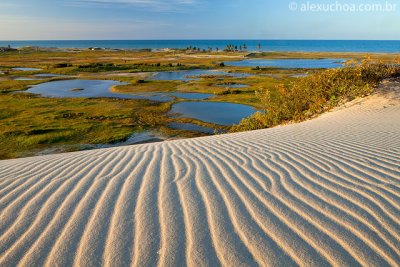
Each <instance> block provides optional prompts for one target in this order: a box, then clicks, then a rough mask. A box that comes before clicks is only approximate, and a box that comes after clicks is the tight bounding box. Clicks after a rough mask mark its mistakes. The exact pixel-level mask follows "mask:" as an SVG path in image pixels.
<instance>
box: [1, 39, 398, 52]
mask: <svg viewBox="0 0 400 267" xmlns="http://www.w3.org/2000/svg"><path fill="white" fill-rule="evenodd" d="M228 44H233V45H234V46H237V47H238V48H239V47H240V46H244V45H246V46H247V50H248V51H259V50H261V51H276V52H279V51H282V52H287V51H293V52H371V53H400V41H337V40H336V41H333V40H332V41H328V40H65V41H64V40H63V41H61V40H53V41H50V40H49V41H0V47H2V46H8V45H11V46H12V47H23V46H40V47H58V48H88V47H101V48H113V49H163V48H186V47H189V46H192V47H198V48H200V49H208V48H212V49H214V50H215V49H216V48H218V49H220V50H223V49H224V48H225V47H226V46H227V45H228Z"/></svg>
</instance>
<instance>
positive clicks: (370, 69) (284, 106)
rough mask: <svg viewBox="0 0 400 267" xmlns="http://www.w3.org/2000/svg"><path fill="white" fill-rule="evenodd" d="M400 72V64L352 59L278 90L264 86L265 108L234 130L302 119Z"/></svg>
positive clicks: (260, 94)
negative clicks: (338, 66) (340, 65)
mask: <svg viewBox="0 0 400 267" xmlns="http://www.w3.org/2000/svg"><path fill="white" fill-rule="evenodd" d="M399 75H400V66H399V64H383V63H381V62H372V61H371V60H370V59H369V58H367V59H365V60H364V61H362V62H361V63H358V62H355V61H352V62H348V63H346V64H345V65H344V66H343V67H342V68H337V69H329V70H325V71H322V72H319V73H314V74H312V75H310V76H308V77H305V78H301V79H298V80H296V81H295V82H292V83H290V84H289V85H277V86H276V87H275V90H268V89H263V88H260V89H259V90H258V91H257V92H256V94H257V97H258V98H259V99H260V101H261V103H262V107H263V108H262V111H261V112H258V113H256V114H254V115H252V116H250V117H249V118H246V119H244V120H242V121H241V123H240V124H239V125H237V126H234V127H232V131H234V132H236V131H249V130H257V129H264V128H269V127H273V126H276V125H279V124H282V123H285V122H298V121H302V120H305V119H308V118H310V117H312V116H314V115H316V114H319V113H321V112H323V111H325V110H328V109H331V108H332V107H335V106H337V105H338V104H339V103H341V102H343V101H349V100H352V99H354V98H356V97H360V96H365V95H367V94H369V93H371V92H372V91H373V89H374V88H375V87H376V86H377V85H378V83H379V82H381V81H382V80H383V79H387V78H391V77H395V76H399Z"/></svg>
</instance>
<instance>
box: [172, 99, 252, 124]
mask: <svg viewBox="0 0 400 267" xmlns="http://www.w3.org/2000/svg"><path fill="white" fill-rule="evenodd" d="M255 112H256V110H255V109H254V108H253V107H251V106H246V105H240V104H233V103H223V102H181V103H178V104H175V105H173V106H172V109H171V111H170V115H171V116H174V117H178V118H192V119H197V120H200V121H204V122H209V123H215V124H218V125H224V126H231V125H234V124H238V123H239V122H240V121H241V120H242V119H244V118H247V117H248V116H250V115H252V114H253V113H255Z"/></svg>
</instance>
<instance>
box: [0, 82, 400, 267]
mask: <svg viewBox="0 0 400 267" xmlns="http://www.w3.org/2000/svg"><path fill="white" fill-rule="evenodd" d="M380 91H381V93H379V94H374V95H372V96H369V97H366V98H364V99H362V100H356V101H353V102H351V103H348V104H346V106H345V107H341V108H339V109H337V110H336V111H333V112H329V113H326V114H324V115H322V116H321V117H319V118H317V119H314V120H310V121H307V122H303V123H299V124H293V125H287V126H281V127H276V128H273V129H267V130H260V131H254V132H246V133H238V134H230V135H221V136H214V137H206V138H198V139H190V140H178V141H172V142H165V143H160V144H146V145H138V146H131V147H120V148H112V149H103V150H93V151H84V152H77V153H69V154H61V155H52V156H42V157H34V158H26V159H16V160H8V161H0V266H16V265H20V266H42V265H46V266H68V265H74V266H99V265H105V266H129V265H133V266H156V265H159V266H182V265H188V266H220V265H222V266H242V265H246V266H296V265H302V266H327V265H336V266H347V265H351V266H399V265H400V168H399V166H400V99H399V95H400V94H399V92H400V86H399V83H398V82H396V81H388V82H386V83H384V84H383V85H382V86H381V90H380Z"/></svg>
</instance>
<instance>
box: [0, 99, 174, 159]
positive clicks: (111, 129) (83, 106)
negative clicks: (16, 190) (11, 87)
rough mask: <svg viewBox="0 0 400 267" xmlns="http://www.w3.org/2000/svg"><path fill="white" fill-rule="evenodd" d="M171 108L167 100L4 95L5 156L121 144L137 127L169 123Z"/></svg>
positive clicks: (0, 138) (0, 148) (1, 148)
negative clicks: (92, 145) (167, 116)
mask: <svg viewBox="0 0 400 267" xmlns="http://www.w3.org/2000/svg"><path fill="white" fill-rule="evenodd" d="M168 110H169V105H168V104H159V103H152V102H149V101H144V100H112V99H57V98H41V97H36V96H33V95H30V94H14V95H11V94H2V95H0V122H1V127H0V159H6V158H15V157H21V156H30V155H34V154H35V153H37V152H38V151H40V150H43V149H51V148H56V147H57V148H60V147H62V149H61V150H62V151H73V150H79V149H81V146H82V145H85V144H108V143H115V142H121V141H124V140H126V139H127V138H128V137H129V136H130V135H132V133H133V132H135V131H140V130H143V129H146V128H150V127H156V126H157V125H163V124H165V123H166V121H167V118H166V116H165V112H166V111H168ZM139 111H140V112H139Z"/></svg>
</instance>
